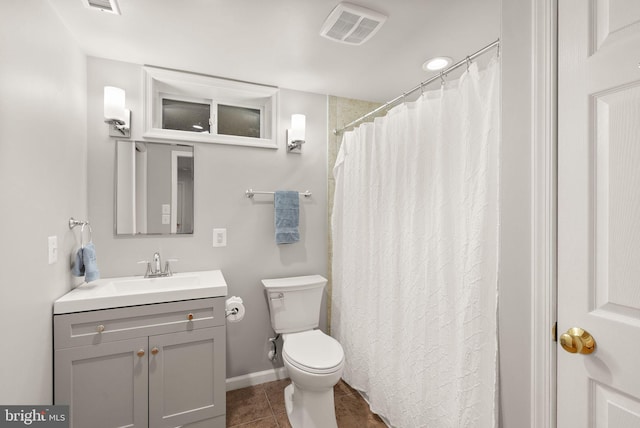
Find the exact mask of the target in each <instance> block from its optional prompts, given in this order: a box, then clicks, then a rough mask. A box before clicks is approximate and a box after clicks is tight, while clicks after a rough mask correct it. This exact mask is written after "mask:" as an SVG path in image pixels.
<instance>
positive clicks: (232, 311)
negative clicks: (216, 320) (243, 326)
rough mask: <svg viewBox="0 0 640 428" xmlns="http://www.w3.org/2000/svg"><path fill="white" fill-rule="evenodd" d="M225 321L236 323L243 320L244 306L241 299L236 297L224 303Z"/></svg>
mask: <svg viewBox="0 0 640 428" xmlns="http://www.w3.org/2000/svg"><path fill="white" fill-rule="evenodd" d="M225 309H226V315H227V321H229V322H238V321H242V319H243V318H244V312H245V309H244V305H243V304H242V299H241V298H240V297H237V296H232V297H229V298H228V299H227V300H226V302H225Z"/></svg>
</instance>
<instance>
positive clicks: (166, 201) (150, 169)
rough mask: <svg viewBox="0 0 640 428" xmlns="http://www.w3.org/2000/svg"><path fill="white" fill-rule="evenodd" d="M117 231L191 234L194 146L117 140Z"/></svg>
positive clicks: (119, 232) (125, 232)
mask: <svg viewBox="0 0 640 428" xmlns="http://www.w3.org/2000/svg"><path fill="white" fill-rule="evenodd" d="M115 194H116V208H115V211H116V212H115V216H116V222H115V233H116V235H168V234H178V235H182V234H193V147H192V146H186V145H181V144H162V143H150V142H147V141H118V142H117V144H116V192H115Z"/></svg>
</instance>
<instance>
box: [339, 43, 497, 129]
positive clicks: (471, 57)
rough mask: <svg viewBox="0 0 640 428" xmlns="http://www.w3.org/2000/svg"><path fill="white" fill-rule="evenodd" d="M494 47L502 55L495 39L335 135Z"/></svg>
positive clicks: (344, 127) (442, 77)
mask: <svg viewBox="0 0 640 428" xmlns="http://www.w3.org/2000/svg"><path fill="white" fill-rule="evenodd" d="M494 47H498V55H500V39H498V40H496V41H494V42H493V43H490V44H488V45H487V46H485V47H483V48H482V49H480V50H479V51H476V52H474V53H472V54H471V55H469V56H467V57H466V58H465V59H463V60H460V61H458V62H456V63H455V64H453V65H452V66H450V67H449V68H447V69H445V70H442V71H441V72H440V73H438V74H437V75H436V76H433V77H431V78H430V79H427V80H425V81H424V82H422V83H420V84H419V85H418V86H416V87H415V88H413V89H411V90H409V91H407V92H404V93H403V94H402V95H398V96H397V97H395V98H394V99H392V100H391V101H387V102H386V103H384V104H382V105H381V106H380V107H378V108H376V109H375V110H372V111H370V112H369V113H367V114H365V115H364V116H361V117H359V118H358V119H356V120H354V121H353V122H350V123H349V124H347V125H345V126H343V127H342V128H340V129H334V130H333V134H334V135H338V134H341V133H342V132H344V131H345V129H347V128H351V127H352V126H354V125H356V124H357V123H359V122H362V121H363V120H365V119H367V118H369V117H370V116H373V115H374V114H376V113H378V112H379V111H381V110H385V109H387V108H389V107H390V106H392V105H394V104H396V103H397V102H398V101H400V100H403V99H404V98H406V96H407V95H409V94H412V93H414V92H415V91H417V90H421V89H422V88H424V87H425V86H426V85H428V84H429V83H431V82H435V81H436V80H439V79H442V80H444V76H446V75H447V74H448V73H450V72H452V71H453V70H455V69H456V68H458V67H460V66H462V65H464V64H467V63H468V62H469V61H471V60H472V59H474V58H476V57H478V56H480V55H482V54H483V53H485V52H486V51H488V50H489V49H492V48H494Z"/></svg>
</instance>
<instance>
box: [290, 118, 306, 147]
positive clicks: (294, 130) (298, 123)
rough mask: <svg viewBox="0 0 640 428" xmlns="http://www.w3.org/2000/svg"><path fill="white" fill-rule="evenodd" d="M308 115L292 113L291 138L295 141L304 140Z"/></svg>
mask: <svg viewBox="0 0 640 428" xmlns="http://www.w3.org/2000/svg"><path fill="white" fill-rule="evenodd" d="M305 122H306V117H305V115H304V114H292V115H291V134H290V138H291V139H292V140H294V141H296V140H300V141H304V134H305Z"/></svg>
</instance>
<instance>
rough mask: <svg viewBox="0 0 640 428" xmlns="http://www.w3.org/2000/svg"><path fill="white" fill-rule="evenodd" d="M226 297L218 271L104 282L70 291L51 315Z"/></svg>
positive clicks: (136, 277)
mask: <svg viewBox="0 0 640 428" xmlns="http://www.w3.org/2000/svg"><path fill="white" fill-rule="evenodd" d="M226 295H227V283H226V281H225V280H224V277H223V276H222V272H220V271H219V270H209V271H202V272H184V273H176V274H173V276H168V277H162V278H144V277H141V276H126V277H121V278H104V279H99V280H97V281H93V282H90V283H87V284H82V285H80V286H79V287H77V288H75V289H73V290H71V291H70V292H69V293H67V294H65V295H64V296H62V297H61V298H59V299H58V300H56V301H55V303H54V305H53V313H54V314H67V313H70V312H82V311H93V310H96V309H107V308H118V307H123V306H135V305H146V304H150V303H164V302H173V301H177V300H190V299H203V298H207V297H221V296H226Z"/></svg>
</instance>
